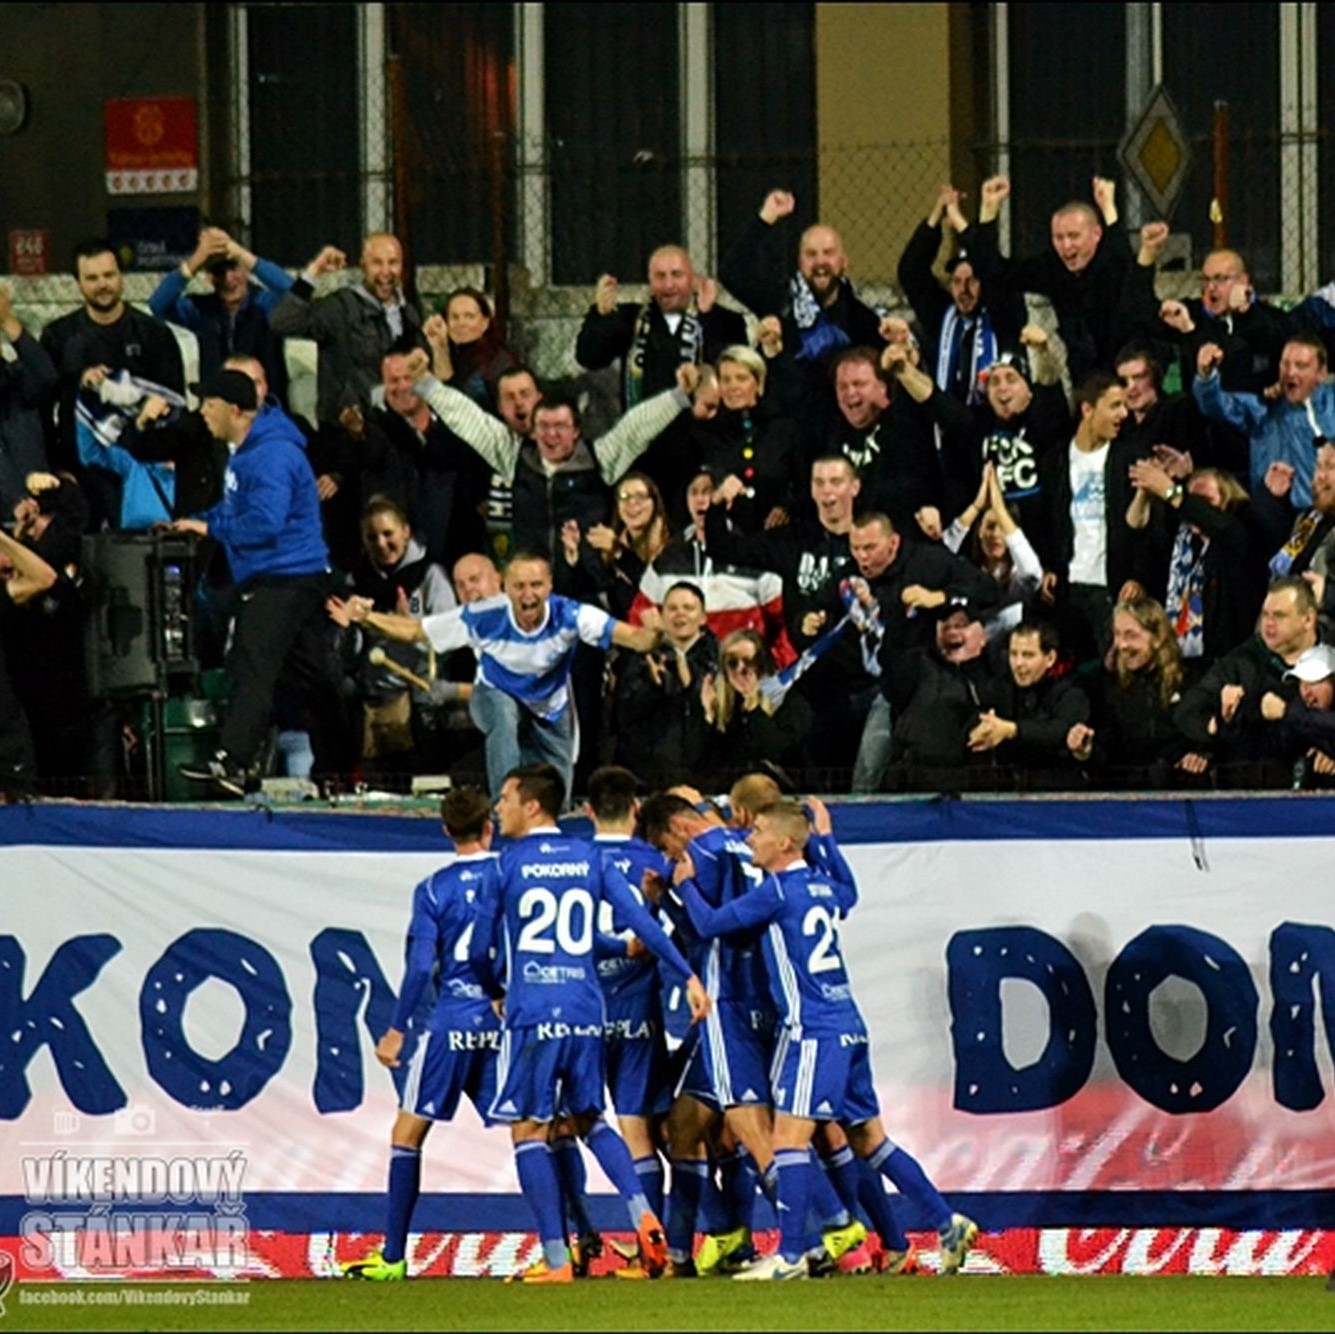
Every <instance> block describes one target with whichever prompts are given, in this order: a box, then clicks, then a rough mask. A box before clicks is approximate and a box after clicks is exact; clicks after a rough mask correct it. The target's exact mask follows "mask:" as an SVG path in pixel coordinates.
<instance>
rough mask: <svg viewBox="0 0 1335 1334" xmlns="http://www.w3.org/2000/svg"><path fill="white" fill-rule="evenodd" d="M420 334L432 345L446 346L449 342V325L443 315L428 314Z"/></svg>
mask: <svg viewBox="0 0 1335 1334" xmlns="http://www.w3.org/2000/svg"><path fill="white" fill-rule="evenodd" d="M422 336H423V337H424V338H425V339H426V341H427V342H428V343H430V344H431V346H432V347H448V346H449V342H450V329H449V325H447V324H446V323H445V317H444V316H443V315H428V316H427V318H426V321H425V323H424V324H423V325H422Z"/></svg>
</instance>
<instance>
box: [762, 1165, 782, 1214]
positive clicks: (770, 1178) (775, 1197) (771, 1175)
mask: <svg viewBox="0 0 1335 1334" xmlns="http://www.w3.org/2000/svg"><path fill="white" fill-rule="evenodd" d="M760 1193H761V1194H762V1195H763V1196H764V1197H765V1198H766V1199H767V1200H768V1201H769V1202H770V1203H771V1204H772V1205H773V1206H774V1207H775V1208H776V1209H777V1208H778V1207H779V1169H778V1168H777V1167H775V1166H774V1163H773V1161H771V1162H770V1165H769V1166H768V1167H767V1168H766V1169H765V1170H764V1172H763V1173H762V1174H761V1177H760Z"/></svg>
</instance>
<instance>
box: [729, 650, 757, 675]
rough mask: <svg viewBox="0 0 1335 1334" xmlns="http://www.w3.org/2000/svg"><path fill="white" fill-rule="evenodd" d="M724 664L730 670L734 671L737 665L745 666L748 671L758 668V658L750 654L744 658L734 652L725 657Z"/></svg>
mask: <svg viewBox="0 0 1335 1334" xmlns="http://www.w3.org/2000/svg"><path fill="white" fill-rule="evenodd" d="M723 665H724V666H725V667H726V668H727V669H728V670H729V671H732V670H733V669H734V668H736V667H745V668H746V669H747V671H751V672H753V671H755V669H756V660H755V657H754V656H753V655H748V656H746V657H745V658H743V657H738V656H734V655H733V654H731V653H730V654H728V656H727V657H726V658H724V659H723Z"/></svg>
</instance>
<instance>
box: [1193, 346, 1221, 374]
mask: <svg viewBox="0 0 1335 1334" xmlns="http://www.w3.org/2000/svg"><path fill="white" fill-rule="evenodd" d="M1223 360H1224V349H1223V348H1222V347H1220V346H1219V344H1218V343H1202V344H1201V346H1200V350H1199V351H1198V352H1197V353H1196V374H1197V375H1199V376H1200V377H1201V379H1205V378H1206V377H1207V376H1210V375H1213V374H1214V373H1215V371H1217V370H1218V369H1219V367H1220V365H1221V364H1222V363H1223Z"/></svg>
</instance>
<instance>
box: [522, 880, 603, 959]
mask: <svg viewBox="0 0 1335 1334" xmlns="http://www.w3.org/2000/svg"><path fill="white" fill-rule="evenodd" d="M518 912H519V919H520V921H522V922H523V923H524V926H523V929H522V930H521V931H520V933H519V943H518V945H517V946H516V948H517V949H518V950H519V952H520V953H529V954H555V953H556V949H557V946H558V945H559V946H560V948H561V952H562V953H563V954H587V953H588V952H589V949H590V948H591V947H592V945H593V896H592V895H591V894H590V893H589V891H588V890H587V889H578V888H572V889H567V890H563V891H562V893H561V895H560V897H559V898H558V897H557V895H555V894H553V893H552V891H551V890H550V889H547V888H546V887H545V886H543V885H535V886H534V887H533V888H532V889H526V890H525V891H524V892H523V894H522V895H520V898H519V908H518Z"/></svg>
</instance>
